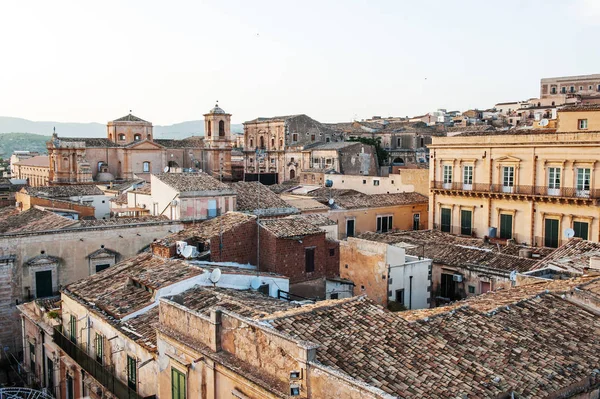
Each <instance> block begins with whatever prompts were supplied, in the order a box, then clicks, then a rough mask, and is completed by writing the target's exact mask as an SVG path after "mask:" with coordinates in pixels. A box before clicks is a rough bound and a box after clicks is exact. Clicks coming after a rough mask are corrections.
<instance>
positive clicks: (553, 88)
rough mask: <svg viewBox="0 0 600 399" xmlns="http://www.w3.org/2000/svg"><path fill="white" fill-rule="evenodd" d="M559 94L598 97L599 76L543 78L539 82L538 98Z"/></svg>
mask: <svg viewBox="0 0 600 399" xmlns="http://www.w3.org/2000/svg"><path fill="white" fill-rule="evenodd" d="M561 94H563V95H564V94H570V95H572V94H577V95H590V94H596V95H600V74H594V75H579V76H561V77H557V78H543V79H542V80H541V81H540V98H542V99H543V98H549V97H552V96H557V95H561ZM563 104H564V103H563Z"/></svg>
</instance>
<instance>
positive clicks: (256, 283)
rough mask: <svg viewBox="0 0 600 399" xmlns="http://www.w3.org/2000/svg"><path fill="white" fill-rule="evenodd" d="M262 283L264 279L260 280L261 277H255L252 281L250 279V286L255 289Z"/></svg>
mask: <svg viewBox="0 0 600 399" xmlns="http://www.w3.org/2000/svg"><path fill="white" fill-rule="evenodd" d="M261 285H262V281H260V278H259V277H254V278H253V279H252V281H250V287H252V289H253V290H257V289H258V288H259V287H260V286H261Z"/></svg>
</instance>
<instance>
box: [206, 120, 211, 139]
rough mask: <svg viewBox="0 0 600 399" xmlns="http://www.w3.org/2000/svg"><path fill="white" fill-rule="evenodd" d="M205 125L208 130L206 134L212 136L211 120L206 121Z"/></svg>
mask: <svg viewBox="0 0 600 399" xmlns="http://www.w3.org/2000/svg"><path fill="white" fill-rule="evenodd" d="M206 127H207V130H208V132H206V133H207V135H208V137H210V136H212V122H211V121H206Z"/></svg>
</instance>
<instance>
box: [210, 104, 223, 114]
mask: <svg viewBox="0 0 600 399" xmlns="http://www.w3.org/2000/svg"><path fill="white" fill-rule="evenodd" d="M208 113H209V114H225V113H226V112H225V111H224V110H223V108H221V107H219V104H215V107H214V108H213V109H211V110H210V111H209V112H208Z"/></svg>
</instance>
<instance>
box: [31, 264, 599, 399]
mask: <svg viewBox="0 0 600 399" xmlns="http://www.w3.org/2000/svg"><path fill="white" fill-rule="evenodd" d="M147 256H148V255H143V256H141V257H138V258H137V260H136V262H134V264H132V265H131V266H129V267H128V266H126V265H125V264H124V265H123V267H121V268H115V269H113V271H112V272H110V271H109V272H108V273H110V274H109V275H110V277H111V278H94V277H92V278H88V279H86V280H84V281H82V282H80V283H78V284H74V285H71V286H69V287H67V288H66V289H65V290H64V291H63V293H62V296H61V299H62V302H61V303H60V305H59V306H60V308H57V307H56V306H57V305H56V304H47V303H39V302H38V303H29V304H25V305H22V306H20V310H21V312H22V317H23V322H24V324H25V328H24V335H23V340H24V342H26V343H27V346H28V348H27V349H26V350H25V352H24V357H25V361H24V366H25V369H26V370H27V371H29V372H30V374H31V376H32V378H34V379H35V380H37V381H40V382H41V385H42V386H45V387H48V388H49V389H50V391H51V392H53V393H55V394H56V395H57V397H60V398H69V397H83V396H88V395H89V396H90V397H91V398H93V399H97V398H100V397H107V396H109V395H114V396H117V397H128V398H141V397H148V396H151V395H155V396H156V397H160V398H169V397H171V398H177V399H181V398H196V397H201V398H203V397H208V398H224V397H233V398H244V399H265V398H290V397H299V398H307V399H310V398H314V399H317V398H319V399H337V398H349V399H359V398H361V399H375V398H378V399H391V398H397V397H402V398H435V399H441V398H454V397H461V396H465V395H466V396H468V397H495V398H504V397H513V396H514V397H553V396H554V395H556V394H557V393H560V397H563V398H577V399H593V398H596V397H597V396H598V393H599V392H600V376H599V375H598V370H597V361H596V359H597V356H596V355H597V353H598V352H599V351H600V339H599V338H598V335H597V334H594V333H593V332H590V326H594V325H595V324H597V323H598V311H599V310H600V308H599V307H598V304H599V303H600V280H599V278H598V277H594V276H583V277H580V278H577V279H568V280H555V281H548V280H542V279H539V281H537V282H536V283H531V282H530V281H527V283H528V284H524V285H520V286H517V287H515V288H512V289H507V290H501V291H497V292H492V293H488V294H487V295H485V296H483V297H474V298H469V299H467V300H465V301H462V302H458V303H456V304H452V305H450V306H447V307H442V308H436V309H424V310H412V311H410V310H409V311H405V312H398V313H392V312H388V311H385V310H384V309H383V308H382V307H380V306H379V305H377V304H375V303H373V302H372V301H371V300H369V299H368V298H366V297H365V296H359V297H354V298H348V299H341V300H331V301H324V302H319V303H316V304H312V305H304V306H298V305H294V304H291V303H287V302H283V301H280V300H277V299H274V298H269V297H267V296H264V295H259V294H257V293H256V292H253V291H248V290H245V291H244V290H235V289H223V288H219V287H215V288H212V287H206V284H205V283H206V278H207V276H206V269H205V267H202V266H201V267H196V268H192V267H187V268H186V267H185V264H183V262H181V261H167V262H164V263H156V264H153V262H150V263H149V260H148V259H147V258H144V257H147ZM135 263H140V264H142V263H143V265H144V266H146V267H148V266H150V267H151V268H150V269H149V270H148V271H142V273H139V272H136V269H137V270H139V266H135ZM128 270H131V271H132V272H128ZM109 275H106V277H108V276H109ZM230 276H231V275H230ZM263 278H264V277H263ZM196 283H199V284H197V286H196V287H194V286H193V284H196ZM158 284H160V286H161V287H164V288H166V290H165V289H164V288H161V289H155V287H157V285H158ZM198 285H199V286H198ZM240 285H241V284H240ZM169 291H170V293H169ZM47 308H50V309H52V312H48V311H47V310H46V309H47ZM140 310H141V311H140ZM51 315H52V316H53V317H55V318H54V319H52V318H50V316H51ZM56 316H58V317H56ZM499 331H501V332H502V334H500V335H499V334H498V332H499ZM530 337H535V339H531V338H530ZM574 347H576V348H577V350H576V351H574V350H565V349H564V348H574ZM97 363H99V364H100V365H99V366H98V365H97ZM574 364H576V365H577V367H574V366H573V365H574ZM406 365H410V366H411V367H406ZM50 370H51V372H52V374H51V375H52V376H53V378H50ZM55 376H56V377H55ZM71 393H72V394H73V396H70V394H71Z"/></svg>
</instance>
